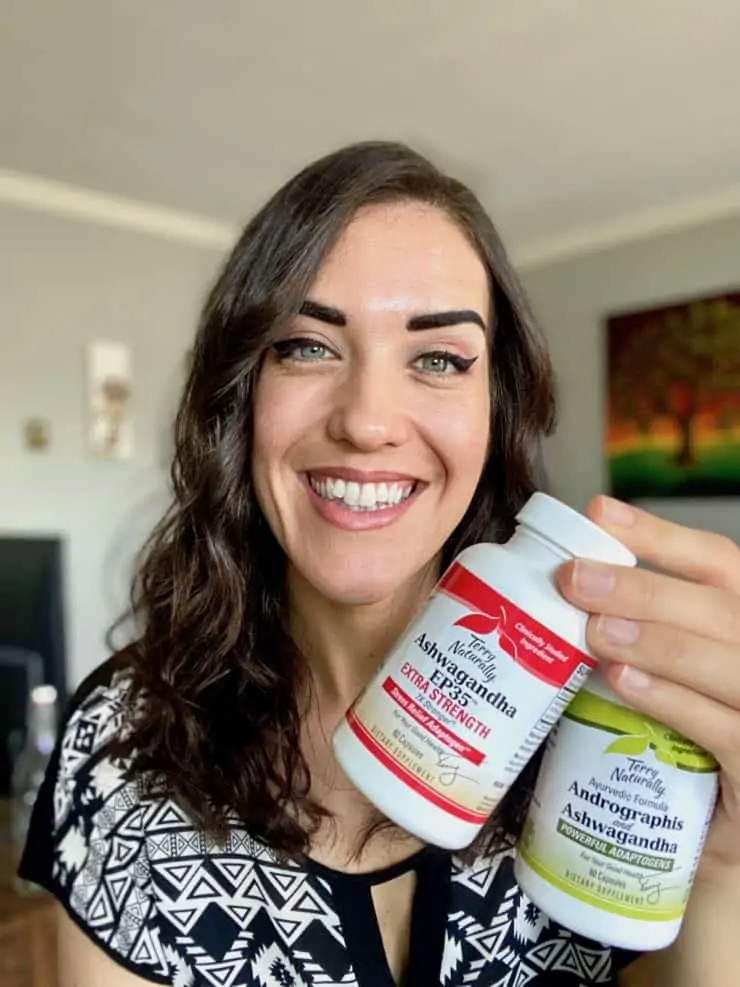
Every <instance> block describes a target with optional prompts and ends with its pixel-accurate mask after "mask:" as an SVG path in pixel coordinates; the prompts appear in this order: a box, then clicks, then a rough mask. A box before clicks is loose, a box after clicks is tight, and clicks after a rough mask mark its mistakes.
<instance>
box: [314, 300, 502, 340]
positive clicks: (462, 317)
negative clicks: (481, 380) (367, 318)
mask: <svg viewBox="0 0 740 987" xmlns="http://www.w3.org/2000/svg"><path fill="white" fill-rule="evenodd" d="M299 312H300V314H301V315H307V316H308V317H309V318H310V319H317V320H318V321H319V322H325V323H327V324H328V325H330V326H339V327H340V328H341V327H343V326H346V325H347V316H346V315H345V314H344V312H342V310H341V309H338V308H334V307H333V306H331V305H322V304H321V303H320V302H312V301H305V302H304V303H303V304H302V305H301V307H300V310H299ZM466 322H472V323H474V324H475V325H477V326H480V327H481V329H482V330H483V331H484V332H485V331H486V324H485V322H484V321H483V318H482V316H480V315H479V314H478V312H476V311H475V310H474V309H472V308H461V309H451V310H450V311H449V312H429V313H428V314H425V315H414V316H413V317H412V318H410V319H409V321H408V322H407V323H406V328H407V329H408V330H409V332H418V331H420V330H424V329H440V328H442V327H443V326H459V325H463V324H464V323H466Z"/></svg>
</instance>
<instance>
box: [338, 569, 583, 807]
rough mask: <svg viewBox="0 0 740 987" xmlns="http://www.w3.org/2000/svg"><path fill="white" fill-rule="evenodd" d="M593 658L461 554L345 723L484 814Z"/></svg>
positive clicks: (407, 769) (405, 774)
mask: <svg viewBox="0 0 740 987" xmlns="http://www.w3.org/2000/svg"><path fill="white" fill-rule="evenodd" d="M593 666H594V660H593V659H592V658H591V656H590V655H588V654H586V653H585V652H583V651H581V650H579V649H578V648H576V647H574V646H573V645H572V644H570V643H569V642H567V641H565V640H564V639H563V638H561V637H559V636H558V635H557V634H554V633H553V632H552V631H550V630H548V629H547V628H546V627H544V625H542V624H541V623H539V622H538V621H536V620H535V619H534V618H532V617H531V616H529V615H528V614H526V613H525V612H524V611H523V610H521V609H520V608H519V607H517V606H516V605H515V604H513V603H512V602H511V601H510V600H508V599H507V598H506V597H504V596H502V595H501V594H500V593H499V592H498V591H497V590H495V589H493V588H492V587H490V586H489V585H488V584H486V583H484V582H483V581H482V580H481V579H479V578H478V577H477V576H476V575H475V574H474V573H472V572H470V571H469V570H468V569H466V568H465V567H464V566H462V565H461V564H460V563H453V565H452V566H451V567H450V568H449V569H448V570H447V572H446V573H445V575H444V576H443V577H442V579H441V581H440V582H439V584H438V585H437V588H436V590H435V592H434V594H433V595H432V597H431V598H430V600H429V602H428V604H427V606H426V609H425V611H424V613H423V615H422V617H421V619H420V620H417V621H415V623H414V624H413V625H412V627H411V628H410V629H409V631H408V632H407V633H406V635H404V637H403V638H402V639H401V641H400V642H399V643H398V644H397V645H396V647H395V648H394V650H393V652H392V653H391V655H390V656H389V658H388V660H387V661H386V662H385V663H384V665H383V668H382V669H381V670H380V673H379V680H378V679H376V680H374V681H373V683H372V687H371V688H368V689H366V690H365V692H364V693H363V694H362V696H360V698H359V699H358V701H357V702H356V703H355V705H354V706H353V707H352V709H351V710H350V712H349V713H348V714H347V723H348V725H349V727H350V729H351V730H352V731H353V733H354V734H355V736H356V737H357V738H358V739H359V740H360V741H361V742H362V744H363V745H364V746H365V747H366V748H367V749H368V750H369V751H370V752H371V753H372V754H373V755H374V756H375V757H376V758H377V759H378V760H379V761H380V762H381V763H383V764H384V765H385V766H386V767H387V768H388V769H389V770H390V771H392V772H393V773H394V774H395V775H396V776H397V777H399V778H400V779H401V780H403V781H404V782H405V783H406V784H407V785H408V786H409V787H410V788H412V789H413V790H414V791H416V792H417V793H418V794H420V795H422V796H423V797H424V798H426V799H427V800H428V801H429V802H431V803H433V804H434V805H436V806H437V807H438V808H440V809H443V810H444V811H446V812H448V813H449V814H450V815H451V816H453V817H455V818H457V819H463V820H465V821H467V822H471V823H476V824H478V825H482V824H483V823H484V822H485V821H486V819H487V818H488V816H489V815H490V813H491V812H492V811H493V809H494V808H495V807H496V805H497V804H498V802H499V801H500V799H501V797H502V796H503V795H504V794H505V792H506V790H507V789H508V788H509V786H510V785H511V783H512V782H513V780H514V779H515V778H516V776H517V775H518V773H519V771H520V770H521V769H522V767H523V766H524V765H525V764H526V762H527V761H528V760H529V758H530V757H531V755H532V754H533V753H534V751H535V750H536V749H537V747H538V746H539V744H540V742H541V741H542V740H543V739H544V737H545V736H546V734H547V732H548V730H549V729H550V727H551V726H552V724H553V723H554V722H555V720H556V719H557V718H558V717H559V716H560V714H561V712H562V710H563V708H564V707H565V705H566V704H567V703H568V702H569V701H570V700H571V699H572V698H573V695H574V694H575V692H576V691H577V689H578V688H580V686H581V684H582V682H583V681H584V680H585V678H586V676H587V674H588V672H589V671H590V669H591V668H593ZM378 685H380V688H379V687H378Z"/></svg>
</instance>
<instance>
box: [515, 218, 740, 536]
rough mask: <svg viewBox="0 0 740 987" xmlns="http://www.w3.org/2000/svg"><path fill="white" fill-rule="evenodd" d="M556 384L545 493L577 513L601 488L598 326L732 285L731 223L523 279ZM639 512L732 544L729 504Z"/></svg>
mask: <svg viewBox="0 0 740 987" xmlns="http://www.w3.org/2000/svg"><path fill="white" fill-rule="evenodd" d="M524 282H525V285H526V287H527V288H528V290H529V293H530V297H531V299H532V302H533V304H534V307H535V310H536V312H537V314H538V316H539V318H540V320H541V322H542V324H543V326H544V328H545V331H546V333H547V336H548V339H549V342H550V346H551V350H552V355H553V360H554V363H555V368H556V372H557V374H558V379H559V384H560V402H561V411H560V426H559V428H558V431H557V433H556V435H555V436H554V437H553V438H552V439H551V440H549V442H548V444H547V447H546V450H545V457H546V462H547V466H548V469H549V473H550V476H551V479H552V483H553V492H554V493H555V494H557V495H558V496H560V497H562V498H563V499H564V500H566V501H568V502H569V503H570V504H572V505H573V506H574V507H576V508H578V509H583V508H584V507H585V506H586V504H587V502H588V500H589V498H590V497H591V496H593V495H594V494H596V493H599V492H601V491H603V490H604V489H605V484H606V474H605V470H604V467H605V462H604V457H603V448H604V438H603V435H604V431H603V429H604V380H605V360H604V357H605V347H604V340H605V337H604V329H603V324H602V320H603V318H604V316H605V315H609V314H612V313H614V312H618V311H624V310H625V309H631V308H635V307H638V308H639V307H641V306H649V305H652V304H659V303H661V302H663V301H669V300H672V299H676V298H683V297H686V296H692V295H697V294H698V295H701V294H704V293H711V292H712V291H714V290H717V291H719V290H722V289H727V288H735V289H736V290H737V288H738V287H739V286H740V219H732V220H725V221H723V222H714V223H711V224H707V225H705V226H699V227H695V228H693V229H687V230H683V231H681V232H679V233H672V234H669V235H666V236H660V237H653V238H651V239H649V240H644V241H640V242H635V243H632V244H629V245H626V246H621V247H617V248H613V249H611V250H605V251H601V252H598V253H592V254H589V255H586V256H583V257H577V258H573V259H572V260H565V261H562V262H560V263H557V264H551V265H548V266H547V267H542V268H540V269H538V270H530V271H528V272H526V273H525V276H524ZM643 506H645V507H647V508H649V509H652V510H654V511H656V512H657V513H659V514H661V515H663V516H665V517H668V518H671V519H673V520H676V521H679V522H681V523H684V524H690V525H692V526H694V527H699V528H707V529H710V530H716V531H721V532H723V533H724V534H727V535H729V536H730V537H732V538H734V539H736V540H737V541H740V498H738V499H736V500H730V499H726V500H713V499H712V500H710V499H706V500H679V499H676V500H662V501H645V502H644V503H643Z"/></svg>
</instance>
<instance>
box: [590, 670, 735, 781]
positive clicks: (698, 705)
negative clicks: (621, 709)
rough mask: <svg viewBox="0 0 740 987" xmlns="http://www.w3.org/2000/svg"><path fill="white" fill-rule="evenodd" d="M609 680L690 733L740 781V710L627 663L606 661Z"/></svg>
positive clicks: (645, 708)
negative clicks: (631, 666) (739, 711)
mask: <svg viewBox="0 0 740 987" xmlns="http://www.w3.org/2000/svg"><path fill="white" fill-rule="evenodd" d="M604 671H605V674H606V678H607V681H608V682H609V684H610V686H611V687H612V689H614V690H615V692H618V693H619V694H620V695H621V696H622V697H623V698H624V699H625V700H626V701H627V702H628V703H630V704H631V705H633V706H635V707H636V708H637V709H640V710H642V712H644V713H647V714H648V715H649V716H652V717H653V719H655V720H658V721H659V722H660V723H665V724H666V726H669V727H671V728H672V729H673V730H677V731H678V732H679V733H680V734H683V735H684V736H686V737H690V738H691V739H692V740H693V741H694V743H696V744H699V745H700V746H701V747H703V748H704V749H705V750H708V751H709V752H710V753H711V754H713V755H714V756H715V757H716V758H717V760H718V761H719V763H720V764H721V765H722V768H723V770H724V771H725V773H726V774H727V775H728V777H729V778H731V779H732V781H733V786H734V787H737V785H738V784H740V716H738V713H737V710H734V709H731V708H730V707H729V706H726V705H724V703H721V702H717V701H716V700H714V699H710V698H708V697H706V696H700V695H697V694H696V693H695V692H694V691H693V690H692V689H690V688H687V687H686V686H684V685H681V684H679V683H677V682H669V681H668V680H667V679H661V678H658V677H657V676H654V675H648V674H647V673H645V672H643V671H642V670H637V669H634V668H630V667H629V666H627V665H617V664H613V665H610V664H609V663H607V664H606V666H605V668H604Z"/></svg>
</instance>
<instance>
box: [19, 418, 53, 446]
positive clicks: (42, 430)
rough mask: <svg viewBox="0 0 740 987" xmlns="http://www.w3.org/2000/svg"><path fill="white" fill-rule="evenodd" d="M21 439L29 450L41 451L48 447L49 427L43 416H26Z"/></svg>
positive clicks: (49, 438) (49, 439)
mask: <svg viewBox="0 0 740 987" xmlns="http://www.w3.org/2000/svg"><path fill="white" fill-rule="evenodd" d="M23 440H24V442H25V445H26V449H28V450H29V451H30V452H43V451H44V450H46V449H48V448H49V442H50V441H51V428H50V426H49V422H48V421H47V420H46V419H45V418H28V419H26V421H25V422H24V423H23Z"/></svg>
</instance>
